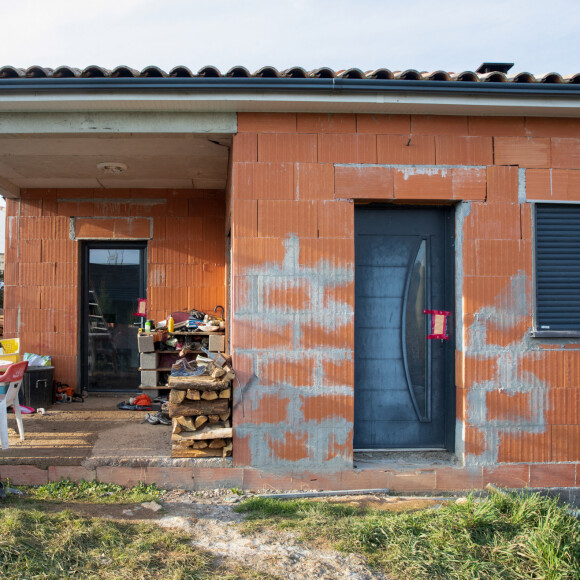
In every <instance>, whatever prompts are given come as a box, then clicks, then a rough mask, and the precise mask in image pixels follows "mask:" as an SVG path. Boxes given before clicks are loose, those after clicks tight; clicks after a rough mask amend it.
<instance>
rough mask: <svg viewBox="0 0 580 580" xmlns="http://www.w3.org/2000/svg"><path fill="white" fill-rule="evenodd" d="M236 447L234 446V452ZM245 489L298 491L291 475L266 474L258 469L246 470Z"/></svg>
mask: <svg viewBox="0 0 580 580" xmlns="http://www.w3.org/2000/svg"><path fill="white" fill-rule="evenodd" d="M235 449H236V446H235V445H234V451H235ZM244 489H253V490H260V491H270V492H271V491H277V490H290V489H296V488H295V487H294V485H293V482H292V475H291V474H280V473H271V472H264V471H260V470H258V469H250V468H246V469H244Z"/></svg>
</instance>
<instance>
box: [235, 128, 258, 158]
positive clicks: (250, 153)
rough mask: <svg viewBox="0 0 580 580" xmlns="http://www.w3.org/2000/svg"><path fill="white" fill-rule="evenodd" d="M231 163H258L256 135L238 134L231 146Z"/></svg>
mask: <svg viewBox="0 0 580 580" xmlns="http://www.w3.org/2000/svg"><path fill="white" fill-rule="evenodd" d="M231 159H232V163H242V162H252V161H254V162H255V161H258V134H257V133H238V134H237V135H234V141H233V144H232V155H231Z"/></svg>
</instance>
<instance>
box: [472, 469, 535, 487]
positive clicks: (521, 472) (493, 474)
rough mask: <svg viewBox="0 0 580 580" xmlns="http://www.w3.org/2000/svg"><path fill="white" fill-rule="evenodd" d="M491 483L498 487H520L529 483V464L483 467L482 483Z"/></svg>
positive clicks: (527, 485)
mask: <svg viewBox="0 0 580 580" xmlns="http://www.w3.org/2000/svg"><path fill="white" fill-rule="evenodd" d="M488 483H493V484H494V485H499V486H500V487H508V488H521V487H529V485H530V466H529V465H498V466H497V467H484V468H483V485H484V486H485V485H487V484H488Z"/></svg>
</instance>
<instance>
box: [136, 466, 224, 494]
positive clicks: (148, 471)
mask: <svg viewBox="0 0 580 580" xmlns="http://www.w3.org/2000/svg"><path fill="white" fill-rule="evenodd" d="M143 483H146V484H149V485H151V484H153V483H154V484H156V485H157V486H159V487H162V488H164V489H194V477H193V470H192V468H191V467H152V466H147V467H146V468H145V479H144V480H143ZM216 483H217V482H216ZM215 487H219V485H216V486H214V489H215ZM196 489H197V488H196Z"/></svg>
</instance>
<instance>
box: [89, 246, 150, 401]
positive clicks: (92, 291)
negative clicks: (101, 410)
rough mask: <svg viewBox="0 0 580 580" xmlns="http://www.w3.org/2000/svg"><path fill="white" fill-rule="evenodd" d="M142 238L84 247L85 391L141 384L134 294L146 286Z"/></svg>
mask: <svg viewBox="0 0 580 580" xmlns="http://www.w3.org/2000/svg"><path fill="white" fill-rule="evenodd" d="M146 263H147V261H146V245H145V244H144V243H124V244H121V243H112V242H110V243H105V242H98V243H97V242H91V243H87V244H86V245H85V247H84V255H83V305H82V310H81V311H82V317H83V320H82V334H83V345H82V347H83V348H82V375H83V385H84V388H86V389H87V390H88V391H136V390H137V389H138V387H139V384H140V382H141V381H140V375H139V352H138V349H137V332H138V328H139V323H140V322H141V319H140V318H138V317H136V316H134V313H135V311H136V310H137V299H138V298H144V297H145V292H146V271H145V268H146Z"/></svg>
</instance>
